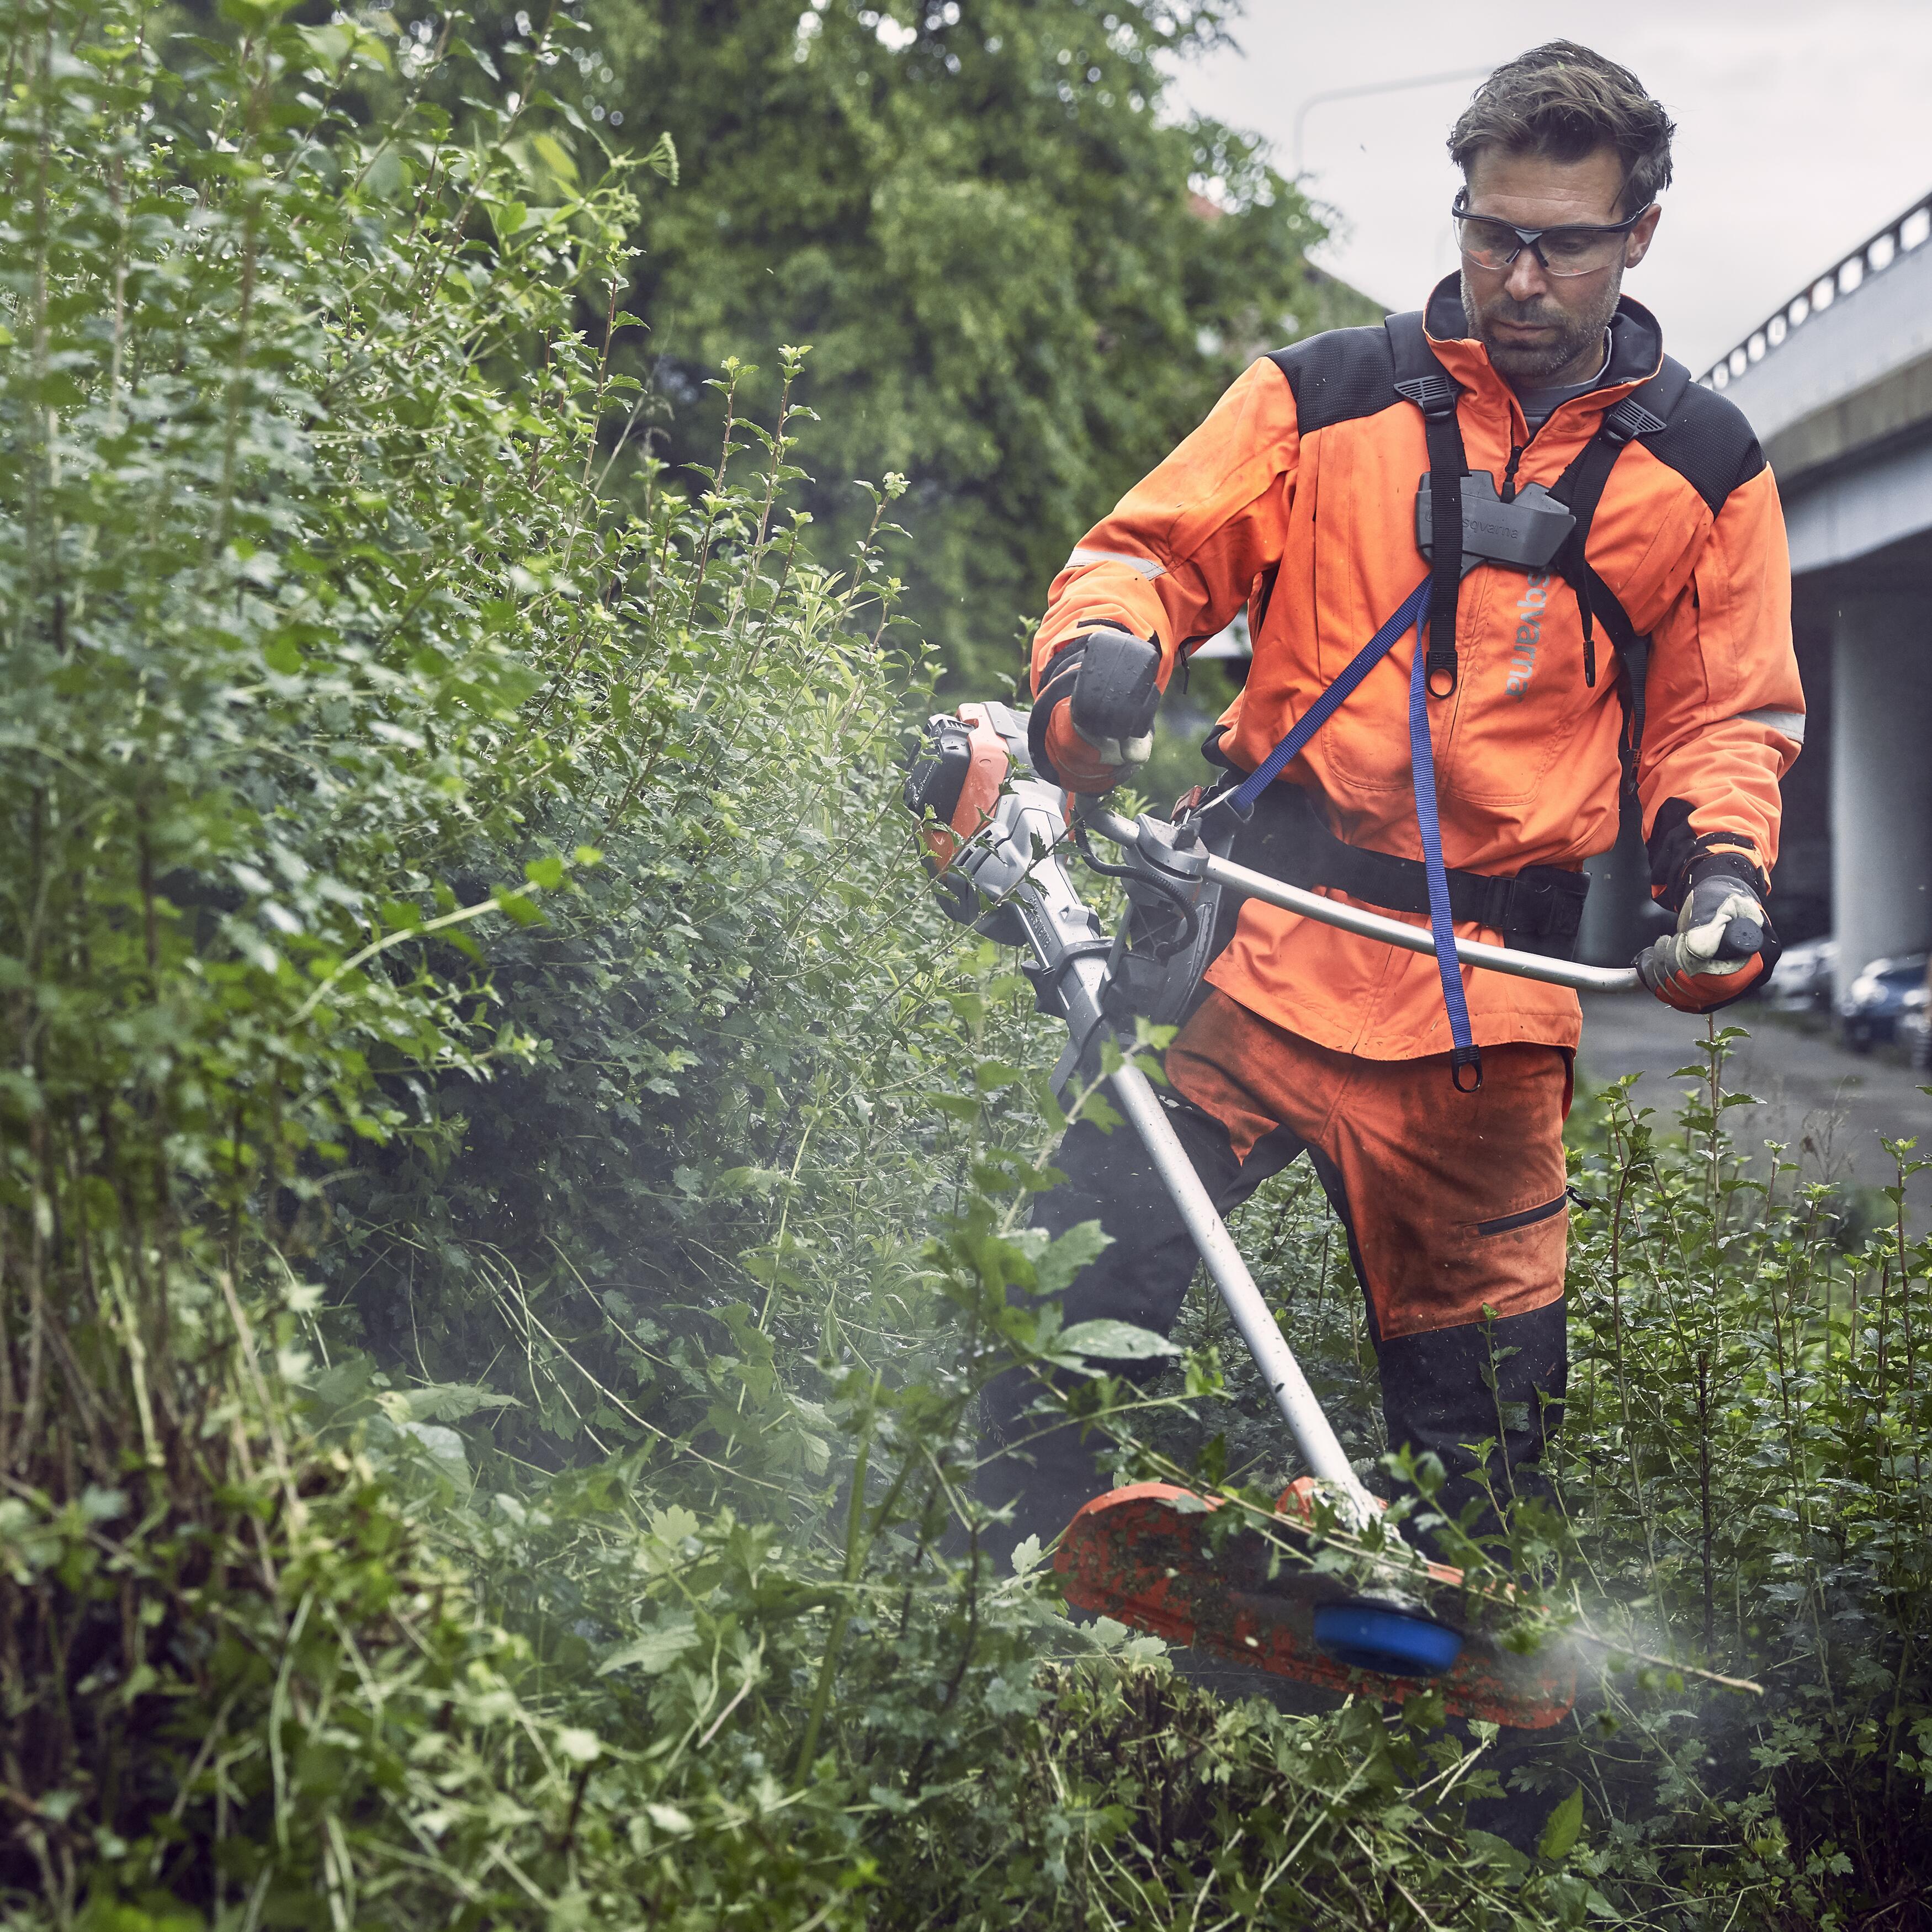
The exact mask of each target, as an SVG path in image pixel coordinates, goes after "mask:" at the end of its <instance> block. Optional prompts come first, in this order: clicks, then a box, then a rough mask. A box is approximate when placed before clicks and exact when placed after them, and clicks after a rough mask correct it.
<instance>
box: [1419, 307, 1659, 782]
mask: <svg viewBox="0 0 1932 1932" xmlns="http://www.w3.org/2000/svg"><path fill="white" fill-rule="evenodd" d="M1385 328H1386V329H1387V330H1388V340H1389V349H1390V353H1391V357H1392V358H1393V360H1394V365H1395V389H1396V392H1397V394H1398V395H1401V396H1403V398H1406V400H1407V401H1410V402H1412V403H1413V404H1415V406H1416V407H1417V408H1418V409H1419V410H1421V412H1422V415H1423V428H1424V434H1425V435H1426V437H1427V439H1428V443H1429V487H1430V493H1431V495H1432V497H1433V502H1432V505H1431V508H1432V511H1433V514H1432V517H1431V519H1430V551H1431V556H1430V584H1431V589H1430V609H1431V611H1432V612H1433V613H1435V614H1433V615H1432V616H1431V618H1430V634H1429V655H1428V658H1427V660H1426V661H1425V665H1424V669H1425V672H1426V674H1427V679H1428V683H1429V688H1430V691H1431V693H1432V694H1433V695H1435V696H1436V697H1446V696H1447V695H1448V694H1449V692H1451V691H1454V689H1455V688H1456V637H1455V625H1454V618H1455V610H1456V601H1455V598H1456V586H1457V584H1458V583H1460V565H1461V557H1462V544H1461V541H1460V538H1461V534H1462V527H1463V487H1462V479H1463V477H1464V476H1465V475H1466V474H1467V473H1468V471H1469V460H1468V458H1467V456H1466V453H1465V452H1464V450H1463V433H1462V430H1461V428H1460V425H1458V424H1457V421H1456V404H1457V398H1458V396H1459V395H1460V392H1459V391H1458V390H1457V387H1456V384H1455V381H1454V378H1452V377H1451V375H1450V374H1449V372H1448V371H1447V370H1446V369H1445V368H1443V366H1442V362H1441V361H1440V359H1439V358H1438V357H1437V356H1436V352H1435V350H1433V349H1432V348H1431V347H1430V346H1429V337H1428V335H1427V332H1426V331H1425V329H1424V326H1423V317H1422V316H1421V314H1420V313H1419V312H1412V313H1410V314H1406V315H1392V316H1391V317H1388V320H1387V322H1386V323H1385ZM1690 383H1691V372H1690V371H1689V370H1688V369H1686V368H1685V367H1684V365H1682V363H1681V362H1676V361H1674V360H1673V359H1671V358H1670V357H1669V356H1666V357H1665V358H1664V366H1663V367H1662V368H1661V369H1659V370H1658V372H1657V374H1655V376H1653V377H1651V378H1650V379H1649V381H1648V382H1645V383H1640V384H1639V385H1638V386H1637V388H1635V389H1633V390H1632V391H1631V392H1630V394H1629V395H1627V396H1625V398H1623V399H1622V401H1620V402H1618V403H1616V404H1613V405H1612V406H1611V407H1610V408H1609V409H1608V410H1606V411H1605V412H1604V420H1603V422H1602V423H1601V425H1599V426H1598V431H1597V433H1596V434H1595V436H1593V437H1591V439H1590V440H1589V442H1588V443H1586V444H1585V445H1584V446H1583V449H1581V450H1580V452H1578V453H1577V456H1576V458H1574V460H1573V461H1572V462H1571V464H1570V466H1569V467H1568V469H1565V471H1564V472H1563V474H1562V475H1561V476H1560V477H1559V478H1558V479H1557V480H1556V482H1555V483H1554V484H1552V485H1551V487H1550V495H1551V496H1553V497H1555V498H1556V500H1557V501H1558V502H1560V503H1562V505H1564V506H1565V508H1567V509H1568V511H1570V513H1571V515H1572V517H1574V519H1575V522H1574V525H1573V526H1572V527H1571V532H1570V534H1569V535H1568V537H1567V538H1565V540H1564V544H1563V547H1562V549H1561V550H1559V551H1558V552H1557V553H1556V556H1555V557H1554V558H1553V559H1551V562H1550V568H1551V569H1552V570H1553V571H1556V573H1557V574H1559V575H1560V576H1561V577H1563V579H1564V580H1565V581H1566V582H1567V583H1568V584H1569V585H1570V586H1571V589H1572V590H1573V591H1574V592H1575V593H1576V598H1577V614H1578V616H1579V617H1580V619H1581V621H1582V624H1583V682H1585V684H1586V685H1591V686H1592V687H1594V686H1595V683H1596V682H1597V640H1596V630H1595V626H1596V625H1598V624H1601V625H1603V627H1604V629H1605V630H1606V631H1608V632H1609V633H1610V641H1611V643H1613V644H1614V645H1615V646H1616V652H1617V660H1618V673H1617V677H1618V684H1617V696H1618V700H1619V703H1621V704H1622V707H1623V712H1624V731H1623V739H1622V742H1621V743H1620V744H1619V746H1618V754H1619V757H1620V759H1621V760H1622V764H1623V767H1624V784H1625V788H1626V789H1627V790H1631V791H1634V790H1636V788H1637V751H1638V748H1639V747H1640V745H1641V744H1642V743H1643V715H1644V679H1645V675H1646V672H1647V671H1648V670H1649V662H1650V639H1649V637H1648V636H1647V635H1640V634H1639V633H1638V631H1637V626H1636V625H1634V624H1633V623H1632V622H1631V619H1630V613H1628V611H1627V610H1625V608H1624V607H1623V604H1622V600H1621V599H1620V598H1619V597H1618V595H1617V594H1616V592H1615V591H1613V589H1611V588H1610V586H1609V585H1608V584H1607V583H1605V582H1604V580H1603V578H1602V577H1601V576H1600V575H1599V574H1598V571H1597V570H1596V568H1595V565H1593V564H1592V562H1590V560H1589V555H1588V553H1587V551H1588V546H1589V540H1590V524H1591V520H1592V518H1593V517H1595V515H1596V513H1597V505H1598V502H1600V501H1601V499H1602V497H1603V493H1604V487H1605V485H1606V484H1607V483H1608V482H1609V481H1610V472H1611V471H1612V470H1613V469H1615V468H1616V462H1617V458H1619V456H1621V455H1622V454H1623V452H1624V449H1625V446H1626V445H1627V444H1628V443H1631V442H1633V441H1634V440H1636V439H1637V437H1643V436H1654V435H1655V434H1657V433H1658V431H1660V430H1664V429H1667V428H1669V427H1670V422H1671V419H1672V417H1673V416H1674V415H1675V414H1676V411H1677V409H1678V406H1679V404H1680V403H1682V401H1683V398H1684V392H1685V390H1686V389H1688V388H1689V387H1690ZM1445 478H1448V479H1450V480H1449V484H1448V490H1447V491H1445V487H1444V485H1445ZM1451 493H1453V500H1454V505H1455V508H1454V520H1453V523H1452V522H1451V520H1449V518H1448V517H1445V511H1444V498H1445V494H1451ZM1452 531H1453V532H1454V536H1453V538H1452V537H1451V532H1452ZM1451 541H1454V550H1451V548H1450V547H1449V546H1450V543H1451ZM1449 558H1453V559H1454V561H1453V562H1449V563H1448V568H1447V572H1446V574H1447V577H1448V583H1447V585H1446V586H1445V559H1449ZM1445 612H1446V613H1448V617H1449V619H1450V621H1449V623H1448V626H1447V627H1446V628H1444V627H1443V626H1442V613H1445ZM1439 673H1444V674H1445V677H1446V681H1444V682H1441V683H1440V684H1439Z"/></svg>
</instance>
